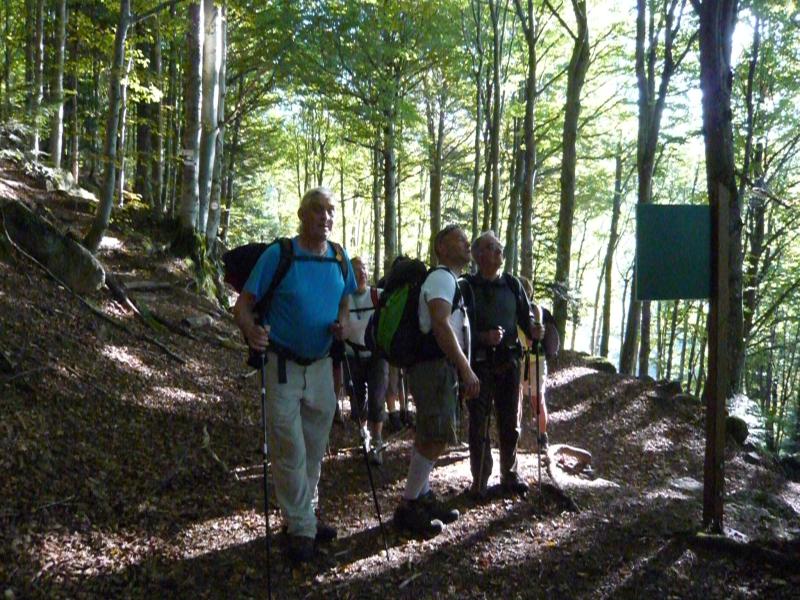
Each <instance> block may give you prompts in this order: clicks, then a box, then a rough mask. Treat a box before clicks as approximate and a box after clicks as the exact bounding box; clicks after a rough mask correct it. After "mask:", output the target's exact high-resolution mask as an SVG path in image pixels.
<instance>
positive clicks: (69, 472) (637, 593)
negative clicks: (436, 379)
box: [0, 163, 800, 598]
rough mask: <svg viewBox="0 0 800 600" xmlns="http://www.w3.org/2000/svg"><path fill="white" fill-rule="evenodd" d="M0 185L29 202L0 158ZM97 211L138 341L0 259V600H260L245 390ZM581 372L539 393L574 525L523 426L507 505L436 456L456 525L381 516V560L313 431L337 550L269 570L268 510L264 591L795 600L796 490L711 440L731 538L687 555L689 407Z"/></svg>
mask: <svg viewBox="0 0 800 600" xmlns="http://www.w3.org/2000/svg"><path fill="white" fill-rule="evenodd" d="M0 189H3V190H6V194H17V195H18V197H23V199H24V200H26V201H27V202H30V203H36V202H39V203H42V204H45V205H46V204H47V203H48V202H49V201H50V199H49V196H48V193H47V192H45V191H44V190H43V189H40V188H38V187H37V184H36V181H33V180H30V179H25V177H24V175H23V174H22V173H21V172H20V171H19V169H17V168H16V167H14V166H13V165H12V164H10V163H2V164H0ZM9 190H10V191H9ZM115 210H116V211H117V212H116V213H115V217H114V223H113V224H112V228H111V230H110V231H109V238H113V239H108V240H107V243H106V244H104V246H103V249H102V250H101V251H100V253H99V254H98V257H99V259H100V260H101V262H102V263H103V264H104V265H105V266H106V269H107V271H108V272H110V273H113V274H115V275H116V277H117V279H119V280H120V281H122V282H123V283H126V284H128V285H129V286H130V287H129V293H130V295H131V297H132V298H133V299H134V300H135V301H136V302H137V304H138V305H139V306H140V307H147V309H148V310H149V312H150V315H151V316H154V318H155V320H156V321H158V322H160V323H161V325H160V326H156V325H147V324H146V322H145V320H143V319H140V318H137V317H136V316H135V315H134V313H133V312H131V311H130V310H129V309H127V308H125V307H124V306H122V305H121V304H120V303H119V302H118V301H115V300H113V299H112V296H111V294H110V293H109V292H108V290H107V289H103V290H102V291H101V292H99V293H98V294H96V295H95V296H94V297H89V298H86V300H87V301H88V302H90V303H91V304H92V305H93V306H94V307H95V309H96V311H99V312H100V313H102V314H103V315H105V317H106V318H103V317H101V316H99V315H98V313H97V312H95V310H92V309H91V308H89V307H88V306H87V305H86V304H84V303H83V302H81V301H80V300H79V299H78V298H77V297H75V296H74V295H72V294H70V293H69V292H68V291H66V290H65V289H64V288H63V287H61V286H60V285H59V284H58V283H56V282H55V281H53V280H52V279H51V278H50V277H49V276H47V275H46V274H45V273H44V272H43V271H41V270H40V269H39V268H37V267H36V266H35V265H33V263H31V261H30V260H29V259H27V258H26V257H24V256H22V255H20V254H19V253H18V252H16V251H11V252H10V255H9V256H7V257H6V260H5V261H4V262H0V352H1V353H2V355H1V356H0V398H2V401H1V402H0V586H1V587H2V589H3V590H4V591H5V593H6V598H14V597H19V598H22V597H25V598H28V597H39V598H51V597H70V598H81V597H120V596H122V597H164V596H176V597H258V598H263V597H265V596H266V573H265V563H266V560H265V556H264V537H263V527H264V521H263V514H262V497H261V493H262V487H261V486H262V483H261V464H260V443H261V442H260V423H259V418H260V415H259V410H260V407H259V404H258V390H257V382H256V379H257V377H255V376H253V374H252V373H249V372H248V369H247V368H246V367H245V365H244V364H243V350H244V348H243V347H242V346H241V342H240V338H239V335H238V332H237V331H236V328H235V326H234V325H233V322H232V320H231V318H230V316H229V315H228V314H227V313H226V312H225V311H224V310H222V309H221V308H220V307H219V306H217V305H215V304H214V303H212V302H210V301H208V300H206V299H203V298H201V297H200V296H198V295H197V294H195V293H194V292H193V291H192V289H193V284H192V278H191V274H190V268H189V267H188V266H187V265H186V264H185V263H184V262H183V261H180V260H176V259H174V258H171V257H169V256H168V255H166V254H164V253H162V252H160V251H159V250H158V245H157V244H154V243H153V242H152V241H151V238H150V237H149V236H148V235H145V234H146V233H148V224H147V219H146V217H145V211H144V210H143V209H142V208H141V207H137V205H136V203H135V202H134V203H129V204H128V205H127V206H126V208H124V209H122V210H119V209H115ZM53 214H54V215H56V218H60V219H62V223H63V225H64V226H65V227H66V228H72V229H74V230H76V231H78V230H80V229H81V228H82V227H83V226H84V225H85V222H86V219H88V218H89V217H88V215H85V214H79V213H75V212H71V211H68V210H61V211H60V212H58V211H54V213H53ZM156 237H157V236H156ZM142 282H146V283H148V284H150V285H145V284H144V283H142ZM142 286H144V290H145V291H138V292H137V291H134V290H135V289H136V288H137V287H138V288H139V289H142ZM189 317H203V318H204V319H205V320H206V321H207V322H208V324H207V325H205V326H200V327H194V328H189V327H188V326H185V325H182V324H181V321H182V320H183V319H185V318H189ZM152 322H153V319H151V320H150V323H152ZM589 365H590V363H589V362H587V361H586V359H585V357H581V356H577V355H573V354H569V353H565V355H564V356H562V357H561V359H560V360H559V364H557V365H553V369H552V372H551V374H550V375H549V377H548V387H549V392H548V394H549V395H548V404H549V406H550V410H551V419H552V422H551V428H550V438H551V441H552V442H553V443H567V444H571V445H574V446H579V447H582V448H585V449H587V450H589V451H590V452H592V454H593V464H592V466H593V475H592V478H588V477H585V476H583V477H578V476H571V475H569V474H567V473H566V472H565V471H564V470H562V469H560V468H559V467H558V466H557V465H555V464H553V465H551V471H552V473H553V475H554V476H555V477H556V480H557V483H558V484H559V486H561V487H562V488H563V490H564V491H565V492H566V493H567V494H568V495H569V496H570V497H571V498H572V499H573V500H574V501H575V503H576V504H577V505H578V507H579V508H580V509H581V510H580V512H577V513H576V512H570V511H567V510H565V508H564V506H563V505H561V504H559V503H558V502H556V501H555V500H554V498H553V497H552V496H549V495H548V496H547V497H546V498H540V497H539V495H538V493H536V491H535V490H536V482H535V478H536V473H537V459H536V453H535V452H534V444H533V441H532V437H531V435H530V431H529V427H528V423H529V422H530V415H528V414H527V413H526V416H525V421H526V422H525V425H524V433H523V438H522V441H521V453H520V471H521V473H522V474H523V475H524V476H525V477H526V478H527V479H528V480H529V481H530V482H531V483H532V488H533V491H532V493H531V495H530V497H529V498H526V499H520V498H504V497H502V496H501V495H499V494H498V493H495V494H493V495H492V496H491V497H490V498H489V500H488V501H486V502H484V503H481V504H477V503H475V502H473V501H471V500H469V499H467V497H466V495H465V494H464V490H465V488H466V487H467V486H468V485H469V467H468V460H467V456H468V455H467V452H466V450H465V449H464V448H463V447H457V448H454V449H452V450H451V451H450V452H449V453H448V454H447V455H446V457H444V458H443V459H442V460H441V461H440V464H439V466H437V468H436V469H435V471H434V474H433V477H432V479H433V482H434V487H435V489H436V490H437V491H438V492H439V493H440V494H442V495H443V496H444V497H446V498H448V499H450V501H451V502H452V503H453V504H454V505H455V506H457V507H458V508H459V509H460V510H461V512H462V517H461V518H460V519H459V520H458V521H457V522H456V523H455V524H453V525H451V526H449V527H448V528H447V530H446V531H445V532H444V533H443V534H441V535H440V536H438V537H437V538H435V539H433V540H427V541H423V540H410V539H406V538H404V537H401V536H399V535H398V534H397V532H396V531H395V530H394V529H393V528H392V527H391V525H390V524H389V528H388V529H389V543H390V554H389V560H388V561H387V560H386V557H385V556H384V555H383V552H382V541H381V535H380V530H379V528H378V524H377V521H376V518H375V513H374V507H373V504H372V499H371V494H370V492H369V487H368V482H367V477H366V472H365V468H364V463H363V460H362V458H361V455H360V454H359V453H358V451H357V448H356V447H355V445H356V431H355V428H354V426H353V425H352V424H350V423H349V422H348V423H345V424H335V425H334V426H333V430H332V436H331V443H330V452H329V455H328V456H327V458H326V460H325V464H324V466H323V476H322V482H321V489H320V502H321V510H322V513H323V514H324V516H325V519H326V520H328V521H330V522H332V523H335V524H336V525H337V526H338V527H339V528H340V539H339V540H337V541H336V542H335V543H334V544H333V545H332V546H330V547H329V548H327V549H326V550H325V553H324V554H323V555H322V556H321V557H320V560H319V561H318V562H317V563H316V564H314V565H313V566H310V567H307V568H305V569H303V570H297V571H292V570H291V569H289V567H288V565H287V564H286V563H285V562H284V560H283V558H282V556H281V554H280V552H279V549H278V538H279V528H280V524H279V519H278V516H277V512H276V511H275V510H274V507H275V504H274V501H273V503H272V507H273V512H272V516H271V524H272V536H273V541H274V542H275V544H273V555H272V564H273V588H274V590H275V591H276V597H282V598H283V597H290V598H307V597H326V598H328V597H339V598H356V597H357V598H362V597H384V598H391V597H414V598H433V597H437V598H440V597H453V598H484V597H503V598H514V597H517V598H529V597H530V598H535V597H556V596H562V597H575V598H603V597H613V598H619V597H622V598H639V597H642V596H644V595H650V596H652V597H682V598H683V597H689V598H708V597H712V598H731V597H735V598H749V597H787V598H788V597H797V588H798V586H800V575H798V574H797V570H796V567H795V566H794V565H796V564H797V563H796V562H795V563H794V565H792V564H786V562H784V561H786V560H788V561H791V560H795V561H796V559H797V543H796V542H792V541H791V540H797V539H798V534H800V493H798V492H800V486H798V484H795V483H792V482H789V481H787V480H786V479H785V478H784V477H783V474H782V472H781V471H780V469H779V468H778V467H776V466H775V465H774V464H773V463H772V462H771V461H770V460H769V459H768V458H766V457H764V456H762V455H760V454H759V453H758V452H754V451H753V450H746V449H742V448H739V447H736V446H735V445H734V444H733V443H732V442H731V443H730V444H729V446H728V451H727V455H726V493H727V495H726V513H725V514H726V525H727V527H728V528H729V529H730V531H729V536H730V538H731V539H733V540H735V541H738V542H747V541H750V542H752V543H749V544H745V543H741V544H740V545H738V546H736V547H734V548H733V549H732V550H731V549H730V548H727V547H720V546H719V545H715V544H714V543H705V542H702V541H701V542H698V541H697V540H695V539H694V538H693V537H692V536H691V535H690V534H691V533H693V532H694V531H695V530H696V529H697V528H698V527H699V524H700V520H701V496H702V489H701V487H699V486H700V484H699V482H701V481H702V463H703V446H704V441H703V435H704V428H703V410H702V407H701V406H700V405H699V404H698V403H692V402H690V401H689V402H676V401H675V400H674V399H673V398H670V397H661V396H659V395H658V394H656V393H655V385H654V384H653V383H648V382H643V381H640V380H638V379H635V378H630V377H622V376H618V375H614V374H609V373H604V372H599V371H597V370H595V369H594V368H591V366H589ZM411 439H412V435H411V433H410V432H409V431H406V432H404V433H402V434H400V435H398V436H396V437H394V438H393V439H392V440H391V443H390V446H389V448H388V450H387V457H386V461H385V464H384V466H383V467H382V468H380V469H378V470H376V473H375V477H376V482H377V484H378V488H379V489H378V496H379V501H380V505H381V509H382V514H383V517H384V520H385V521H386V522H387V523H388V522H389V521H390V519H391V514H392V511H393V509H394V506H395V504H396V501H397V498H398V497H399V494H400V491H401V489H402V485H403V482H404V478H405V471H406V467H407V456H408V452H409V448H410V444H411ZM748 461H749V462H748ZM752 463H755V464H752ZM495 464H497V460H495ZM543 473H544V475H543V481H544V482H547V483H550V482H551V479H550V477H549V476H548V475H547V474H546V473H545V470H544V467H543ZM497 477H498V476H497V473H496V472H495V473H494V474H493V477H492V481H491V482H490V483H496V482H497Z"/></svg>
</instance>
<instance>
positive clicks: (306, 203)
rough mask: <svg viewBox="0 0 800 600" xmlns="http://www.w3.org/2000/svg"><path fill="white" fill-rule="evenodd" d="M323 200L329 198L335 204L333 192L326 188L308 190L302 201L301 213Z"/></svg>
mask: <svg viewBox="0 0 800 600" xmlns="http://www.w3.org/2000/svg"><path fill="white" fill-rule="evenodd" d="M322 198H327V199H328V200H330V201H331V202H333V200H334V197H333V192H332V191H331V190H330V189H328V188H326V187H315V188H311V189H310V190H308V191H307V192H306V193H305V194H304V195H303V199H302V200H301V201H300V211H304V210H306V209H307V208H310V207H311V206H312V205H314V204H316V203H317V202H319V201H320V200H321V199H322Z"/></svg>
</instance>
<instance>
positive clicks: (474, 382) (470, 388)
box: [460, 365, 481, 400]
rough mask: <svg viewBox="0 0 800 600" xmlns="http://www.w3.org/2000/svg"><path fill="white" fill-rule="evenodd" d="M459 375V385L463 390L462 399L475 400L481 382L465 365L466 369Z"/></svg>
mask: <svg viewBox="0 0 800 600" xmlns="http://www.w3.org/2000/svg"><path fill="white" fill-rule="evenodd" d="M460 375H461V385H462V387H463V389H464V399H465V400H471V399H472V398H477V397H478V394H479V393H480V391H481V382H480V380H479V379H478V376H477V375H475V371H473V370H472V368H471V367H470V366H469V365H467V367H466V369H465V370H464V371H463V372H462V373H461V374H460Z"/></svg>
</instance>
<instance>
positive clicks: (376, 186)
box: [372, 149, 389, 283]
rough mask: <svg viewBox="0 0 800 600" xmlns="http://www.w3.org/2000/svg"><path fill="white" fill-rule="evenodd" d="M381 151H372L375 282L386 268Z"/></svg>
mask: <svg viewBox="0 0 800 600" xmlns="http://www.w3.org/2000/svg"><path fill="white" fill-rule="evenodd" d="M380 158H381V153H380V151H379V150H377V149H375V150H373V152H372V255H373V256H374V260H375V263H374V266H373V268H374V270H375V272H374V273H373V281H375V282H376V283H377V281H378V279H380V277H381V272H383V273H384V274H387V273H388V272H389V271H388V269H385V268H384V269H383V271H382V270H381V267H382V263H381V193H380V188H381V161H380Z"/></svg>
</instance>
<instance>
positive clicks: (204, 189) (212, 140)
mask: <svg viewBox="0 0 800 600" xmlns="http://www.w3.org/2000/svg"><path fill="white" fill-rule="evenodd" d="M203 13H204V14H203V23H204V36H203V42H202V46H203V54H202V73H203V75H202V85H201V89H202V92H201V98H202V102H201V113H200V114H201V130H200V157H199V160H200V163H199V166H198V175H197V177H198V187H199V197H198V200H199V207H198V213H197V230H198V231H201V232H205V231H206V225H207V222H208V204H209V196H210V194H211V178H212V175H213V173H212V171H213V169H214V153H215V152H216V147H217V131H218V125H219V124H218V121H219V119H218V118H217V99H218V98H219V87H218V86H219V67H220V63H219V57H220V56H221V55H220V52H219V47H220V45H221V43H220V41H219V33H220V32H221V29H220V28H219V27H218V26H217V19H218V14H219V10H218V9H217V8H216V7H215V6H214V0H203Z"/></svg>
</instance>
